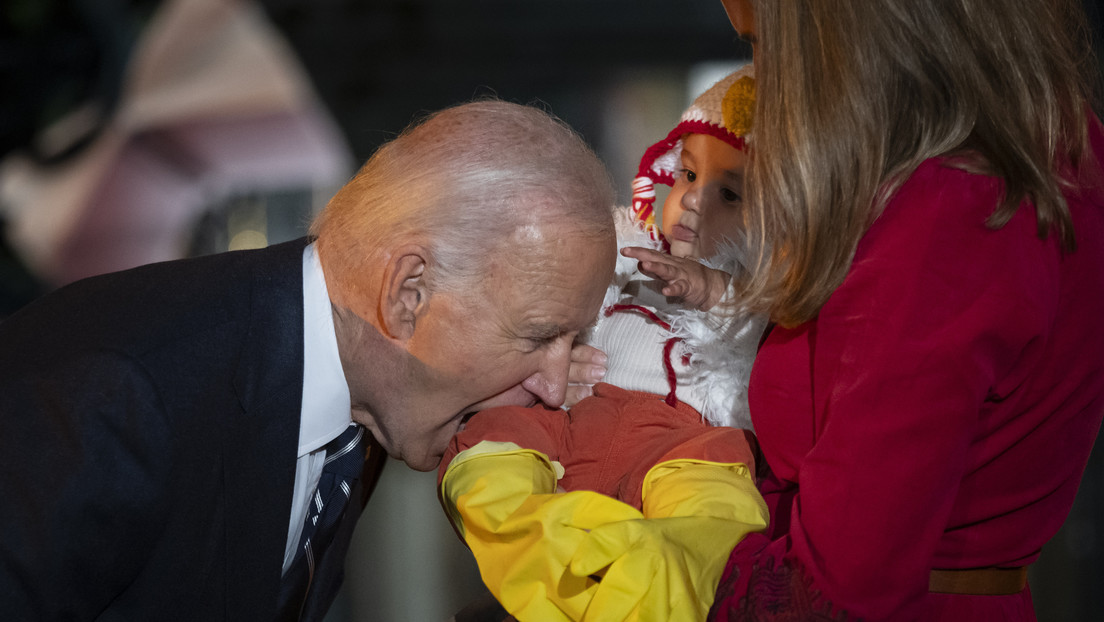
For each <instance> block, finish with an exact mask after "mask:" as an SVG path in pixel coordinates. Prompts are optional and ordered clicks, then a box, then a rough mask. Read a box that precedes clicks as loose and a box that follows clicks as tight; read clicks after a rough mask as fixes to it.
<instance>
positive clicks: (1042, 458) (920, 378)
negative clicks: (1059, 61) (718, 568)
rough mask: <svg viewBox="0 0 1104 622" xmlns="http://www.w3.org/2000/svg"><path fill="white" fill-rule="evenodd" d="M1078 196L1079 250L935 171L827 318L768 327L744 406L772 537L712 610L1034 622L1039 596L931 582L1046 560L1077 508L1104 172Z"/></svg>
mask: <svg viewBox="0 0 1104 622" xmlns="http://www.w3.org/2000/svg"><path fill="white" fill-rule="evenodd" d="M1092 132H1093V134H1092V143H1093V148H1094V151H1095V152H1096V154H1097V156H1098V158H1104V135H1102V134H1101V129H1100V127H1099V126H1098V125H1097V124H1096V123H1095V121H1094V127H1093V129H1092ZM1080 184H1081V187H1080V189H1078V190H1075V191H1070V192H1069V193H1068V194H1067V198H1068V201H1069V205H1070V210H1071V212H1072V217H1073V224H1074V230H1075V232H1076V235H1077V250H1076V252H1073V253H1063V252H1062V250H1061V249H1060V247H1059V244H1058V242H1057V240H1056V239H1055V237H1054V236H1051V237H1050V238H1049V239H1047V240H1040V239H1039V238H1038V236H1037V234H1036V220H1035V215H1034V210H1033V209H1032V208H1031V206H1030V205H1024V206H1021V208H1020V209H1019V211H1018V212H1017V213H1016V215H1015V217H1014V218H1013V219H1012V221H1011V222H1009V223H1008V224H1007V225H1006V226H1004V227H1003V228H1001V229H997V230H993V229H989V228H987V227H986V226H985V220H986V218H987V217H988V216H989V214H990V213H991V212H992V211H993V209H994V207H995V206H996V204H997V203H998V201H999V199H1000V197H1001V192H1002V184H1001V183H1000V182H999V181H998V180H995V179H993V178H989V177H984V176H979V175H971V174H968V173H966V172H963V171H961V170H958V169H954V168H950V167H948V166H945V162H944V161H942V160H939V159H935V160H930V161H927V162H925V163H924V164H922V165H921V166H920V167H919V169H918V170H917V171H916V172H915V173H914V174H913V175H912V177H911V178H910V179H909V180H908V181H907V182H906V183H905V185H904V186H903V187H902V188H901V189H900V191H899V192H898V194H897V195H896V196H895V197H894V198H893V200H892V201H891V202H890V204H889V205H888V206H887V209H886V210H885V212H884V214H883V215H882V216H881V217H880V218H879V219H878V220H877V221H876V222H875V223H874V225H873V226H872V227H871V228H870V230H869V232H868V233H867V234H866V236H865V237H864V238H863V239H862V241H861V243H860V245H859V247H858V249H857V252H856V255H855V259H854V263H853V265H852V267H851V270H850V272H849V274H848V275H847V278H846V279H845V281H844V282H843V284H842V285H841V286H840V287H839V288H838V289H837V290H836V291H835V292H834V293H833V294H832V296H831V298H830V299H829V300H828V302H827V303H826V304H825V306H824V307H823V309H822V310H821V312H820V314H819V316H818V317H817V318H816V319H815V320H813V321H811V322H808V323H806V324H803V325H801V326H798V327H796V328H794V329H783V328H775V329H774V330H773V331H772V332H771V333H770V334H769V336H768V337H767V338H766V340H765V341H764V343H763V346H762V348H761V349H760V353H759V355H758V358H757V359H756V362H755V367H754V369H753V371H752V378H751V387H750V393H749V398H750V403H751V413H752V420H753V422H754V424H755V429H756V431H757V432H758V436H759V442H760V445H761V450H762V455H763V457H764V459H765V461H766V463H767V464H768V465H769V466H770V468H771V470H772V477H771V478H770V479H769V480H768V481H766V482H765V483H764V484H763V486H762V488H763V492H764V496H765V497H766V498H767V500H768V504H769V505H770V506H771V516H772V526H771V530H770V532H769V534H768V535H764V534H753V535H751V536H749V537H748V538H747V539H745V540H744V541H743V542H741V543H740V545H738V546H737V547H736V549H735V550H734V551H733V553H732V556H731V557H730V559H729V563H728V566H727V567H726V569H725V575H724V577H722V579H721V583H720V586H719V588H718V594H717V600H716V602H715V604H714V609H713V611H712V612H711V614H710V619H713V620H743V619H755V620H809V619H830V618H837V617H840V616H841V615H843V614H846V617H847V618H848V619H852V618H861V619H871V620H882V619H890V620H915V619H921V620H1034V619H1035V614H1034V611H1033V609H1032V605H1031V596H1030V592H1029V589H1024V591H1023V592H1022V593H1019V594H1015V595H1011V596H963V595H941V594H930V593H929V592H928V575H929V571H930V570H931V569H933V568H938V569H968V568H982V567H991V566H998V567H1016V566H1023V565H1026V564H1030V563H1031V562H1032V561H1034V560H1035V559H1036V557H1037V556H1038V554H1039V550H1040V548H1041V547H1042V546H1043V544H1044V543H1045V542H1046V541H1047V540H1049V539H1050V538H1051V537H1052V536H1053V535H1054V534H1055V532H1057V530H1058V528H1059V527H1060V526H1061V524H1062V522H1063V521H1064V520H1065V518H1066V515H1067V514H1068V512H1069V509H1070V506H1071V505H1072V503H1073V499H1074V495H1075V493H1076V491H1077V485H1078V482H1079V481H1080V478H1081V475H1082V472H1083V471H1084V468H1085V464H1086V462H1087V460H1088V456H1089V452H1090V449H1091V447H1092V443H1093V440H1094V439H1095V438H1096V435H1097V432H1098V430H1099V429H1100V424H1101V417H1102V414H1104V174H1102V171H1101V169H1100V167H1099V166H1098V165H1095V164H1094V165H1091V166H1086V167H1084V170H1082V171H1081V178H1080Z"/></svg>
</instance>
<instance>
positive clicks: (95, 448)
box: [0, 240, 306, 621]
mask: <svg viewBox="0 0 1104 622" xmlns="http://www.w3.org/2000/svg"><path fill="white" fill-rule="evenodd" d="M305 244H306V240H297V241H295V242H289V243H286V244H281V245H277V246H273V247H270V248H268V249H264V250H258V251H246V252H234V253H226V254H221V255H214V256H209V257H201V258H196V259H189V260H183V261H176V262H168V263H162V264H154V265H150V266H144V267H141V268H136V269H134V270H129V271H125V272H120V273H115V274H109V275H105V276H100V277H94V278H91V279H86V280H84V281H80V282H77V283H74V284H72V285H69V286H67V287H65V288H62V289H61V290H59V291H57V292H55V293H53V294H51V295H48V296H46V297H45V298H43V299H41V300H39V301H38V302H36V303H34V304H32V305H30V306H29V307H27V308H26V309H24V310H22V311H21V312H19V313H17V314H16V315H14V316H12V317H10V318H9V319H7V320H5V321H4V322H3V323H0V494H2V495H3V502H2V503H0V609H2V610H3V617H4V619H9V620H53V619H67V620H68V619H74V620H105V621H106V620H154V619H157V620H189V621H211V620H234V621H239V620H271V619H272V617H273V615H274V610H275V605H276V600H277V593H278V590H279V587H280V572H281V564H282V561H283V555H284V545H285V541H286V539H287V529H288V521H289V515H290V504H291V493H292V484H293V481H294V474H295V459H296V452H297V446H298V434H299V413H300V401H301V399H302V378H303V279H302V268H301V267H302V250H303V248H304V246H305Z"/></svg>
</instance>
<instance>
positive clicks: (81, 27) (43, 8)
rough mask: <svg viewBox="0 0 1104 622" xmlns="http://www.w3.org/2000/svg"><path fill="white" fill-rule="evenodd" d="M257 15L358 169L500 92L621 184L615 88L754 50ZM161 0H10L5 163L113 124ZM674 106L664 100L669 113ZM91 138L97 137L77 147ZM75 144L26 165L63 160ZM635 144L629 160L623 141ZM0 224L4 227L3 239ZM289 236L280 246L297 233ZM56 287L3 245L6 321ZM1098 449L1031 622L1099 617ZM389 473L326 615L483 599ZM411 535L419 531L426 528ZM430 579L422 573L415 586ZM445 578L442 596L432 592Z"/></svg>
mask: <svg viewBox="0 0 1104 622" xmlns="http://www.w3.org/2000/svg"><path fill="white" fill-rule="evenodd" d="M1100 4H1101V3H1100V2H1099V0H1085V7H1086V10H1087V11H1088V13H1089V16H1090V20H1091V22H1092V26H1093V28H1094V31H1095V50H1096V53H1097V56H1098V58H1104V52H1102V49H1104V47H1102V41H1104V35H1102V33H1104V28H1102V25H1101V24H1102V12H1104V11H1102V8H1101V6H1100ZM260 5H261V6H262V8H263V10H264V11H265V12H266V13H267V15H268V17H269V18H270V19H271V21H272V22H273V23H274V24H275V25H276V27H277V28H278V29H279V30H280V32H282V33H283V34H284V36H285V37H286V38H287V41H288V42H289V43H290V45H291V46H292V47H293V49H294V51H295V52H296V54H297V55H298V57H299V59H300V60H301V61H302V63H303V65H304V66H305V68H306V70H307V72H308V73H309V75H310V77H311V80H312V81H313V83H314V86H315V88H316V90H317V92H318V94H319V95H320V97H321V99H322V101H323V102H324V103H325V105H326V106H327V107H328V108H329V110H330V112H331V114H332V115H333V117H334V119H335V121H336V122H337V124H338V126H339V127H340V128H341V130H342V132H343V134H344V136H345V138H346V140H347V141H348V144H349V147H350V149H351V151H352V153H353V156H354V160H355V161H357V162H360V161H363V160H364V159H365V158H367V157H368V156H369V155H370V154H371V153H372V151H373V150H374V149H375V148H376V147H377V146H378V145H379V144H380V143H381V142H383V141H385V140H387V139H388V138H390V137H392V136H394V135H395V134H396V133H397V132H399V131H401V130H402V128H403V127H405V126H406V125H407V124H408V123H410V122H411V121H412V120H414V119H416V118H417V117H418V116H419V115H420V114H422V113H424V112H427V111H432V110H435V109H438V108H441V107H443V106H447V105H450V104H454V103H457V102H460V101H464V100H468V99H471V98H473V97H478V96H480V95H485V94H496V95H498V96H499V97H502V98H504V99H507V100H511V101H517V102H521V103H531V102H543V103H544V104H545V105H546V106H547V107H548V108H550V109H551V110H552V111H553V112H555V113H556V114H557V115H559V116H560V117H562V118H563V119H564V120H565V121H567V122H568V123H570V124H571V125H572V126H574V127H575V128H576V129H578V130H579V131H580V132H581V133H582V134H583V136H584V137H585V138H586V139H587V140H588V141H589V142H590V143H591V144H592V145H593V146H594V147H595V148H596V150H597V151H598V152H599V154H600V155H602V156H603V157H604V158H606V159H607V162H610V164H611V169H614V170H612V172H613V174H614V176H615V179H617V180H618V181H619V184H620V185H622V186H624V184H623V183H621V182H623V181H624V180H627V179H630V178H631V176H632V174H633V173H634V172H635V171H634V170H629V169H631V168H632V167H634V166H635V163H634V162H633V161H632V160H631V159H630V158H621V159H620V160H619V158H618V157H616V155H615V152H616V149H617V146H615V145H613V144H611V141H612V139H611V138H610V137H611V135H612V134H611V128H610V125H611V119H614V120H616V119H617V118H618V117H619V116H620V115H619V112H623V113H624V116H625V117H626V118H634V115H639V114H641V111H646V110H647V108H648V106H649V105H651V104H650V102H646V101H644V99H643V98H637V97H635V96H634V95H633V91H632V90H631V89H629V90H627V91H626V90H625V89H624V88H623V87H624V85H625V84H626V83H633V81H634V80H636V79H637V78H639V77H640V76H646V77H647V78H648V79H650V80H653V81H655V80H659V81H667V82H670V83H671V84H673V85H675V87H677V88H683V87H685V83H686V80H687V74H688V71H689V70H690V68H692V67H694V66H696V65H697V64H699V63H703V62H713V61H725V60H727V61H734V60H738V59H743V58H747V57H748V56H749V53H750V50H749V48H748V47H747V46H746V45H745V44H743V43H742V42H740V41H738V39H737V38H736V37H735V35H734V33H733V32H732V30H731V27H730V25H729V24H728V22H727V20H726V18H725V15H724V12H723V9H722V8H721V6H720V3H719V2H716V1H714V0H695V1H672V0H668V1H659V0H469V1H463V2H461V1H456V0H451V1H448V0H391V1H387V0H364V1H355V0H262V1H261V2H260ZM158 6H159V2H157V1H155V0H4V2H3V4H0V158H2V157H3V156H4V155H6V154H7V153H9V152H12V151H15V150H22V151H28V150H29V151H30V152H31V153H34V152H35V151H34V141H33V139H34V137H35V136H36V135H37V134H38V133H39V132H40V131H41V130H42V129H43V128H44V127H46V126H47V125H49V124H50V123H51V122H52V121H54V120H56V119H58V118H59V117H60V116H61V115H63V114H64V113H65V112H67V111H68V110H71V109H72V108H73V107H75V106H76V105H78V104H81V103H84V102H87V101H96V102H99V103H100V105H101V109H102V110H103V115H104V117H105V118H106V117H107V116H109V115H110V111H111V108H112V106H113V105H114V103H115V102H116V101H117V98H118V94H119V87H120V84H121V81H122V79H123V75H124V67H125V65H126V62H127V60H128V58H129V56H128V55H129V53H130V51H131V49H132V46H133V45H134V42H135V40H136V39H137V37H138V36H139V34H140V33H141V31H142V26H143V24H144V23H145V22H146V20H147V19H148V18H149V16H150V15H151V14H152V12H153V11H155V10H156V9H157V7H158ZM1025 96H1030V95H1029V94H1025ZM683 103H684V102H674V103H671V104H670V105H669V106H668V107H669V108H671V109H672V110H676V112H675V113H674V114H677V110H678V109H679V107H680V106H681V105H683ZM666 116H667V118H668V120H671V119H673V118H674V117H673V116H672V115H670V114H667V115H666ZM660 137H661V136H659V135H651V136H641V137H640V138H639V141H638V142H639V145H645V146H646V145H647V144H650V142H651V141H654V140H656V139H658V138H660ZM94 138H95V129H94V128H93V130H92V131H91V132H90V133H89V135H88V136H87V139H88V140H93V139H94ZM86 142H87V141H84V142H82V141H77V142H76V143H75V144H74V145H73V146H72V147H71V149H70V151H68V152H63V153H38V154H37V156H38V157H39V158H40V159H42V160H43V161H55V162H56V161H64V160H65V158H67V157H70V156H71V155H73V153H77V152H79V151H80V149H81V148H82V146H83V145H85V144H86ZM629 151H630V152H634V153H637V155H639V150H638V149H636V146H635V145H634V147H633V148H632V149H630V150H629ZM615 164H616V166H615ZM623 198H624V195H623ZM301 220H302V219H299V221H295V220H294V219H293V221H294V222H301ZM211 222H214V223H215V226H217V223H218V222H219V215H218V213H215V214H214V216H213V217H212V218H210V219H207V220H206V221H205V223H206V225H204V226H208V227H210V226H211V224H210V223H211ZM2 226H3V222H2V221H0V233H2ZM291 229H292V230H289V232H288V234H287V236H294V235H297V234H298V233H299V232H298V231H294V230H293V229H294V226H293V227H291ZM208 237H210V236H208ZM216 237H217V236H216ZM210 250H216V249H214V248H212V249H210ZM51 287H52V285H51V284H50V283H47V282H45V281H44V280H43V279H42V278H40V277H39V276H38V275H35V274H33V273H32V272H30V271H29V270H28V269H27V267H26V264H25V263H24V262H23V261H22V260H21V258H20V257H18V255H17V254H16V253H15V252H14V251H13V250H12V249H11V248H10V247H8V246H7V244H6V243H2V242H0V317H3V316H4V315H6V314H8V313H10V312H12V311H14V310H15V309H17V308H18V307H19V306H21V305H22V304H25V303H26V302H27V301H29V300H30V299H32V298H33V297H35V296H37V295H39V294H41V293H42V292H44V291H47V290H49V289H50V288H51ZM1095 295H1099V293H1096V294H1095ZM1102 453H1104V451H1102V450H1101V449H1100V448H1099V447H1098V448H1097V451H1096V453H1095V454H1094V456H1093V458H1092V461H1091V462H1090V464H1089V467H1088V470H1087V472H1086V475H1085V479H1084V481H1083V484H1082V487H1081V491H1080V493H1079V496H1078V498H1077V501H1076V504H1075V506H1074V508H1073V512H1072V514H1071V516H1070V518H1069V520H1068V521H1067V522H1066V525H1065V527H1064V528H1063V529H1062V531H1061V532H1060V533H1059V534H1058V535H1057V537H1056V538H1055V539H1054V540H1053V541H1052V542H1051V543H1050V544H1049V545H1048V547H1047V548H1046V549H1045V550H1044V553H1043V555H1042V557H1041V559H1040V560H1039V562H1038V563H1037V564H1035V565H1034V566H1033V568H1032V575H1031V584H1032V589H1033V593H1034V595H1035V599H1036V606H1037V610H1038V612H1039V618H1040V619H1041V620H1071V621H1073V620H1100V619H1104V590H1101V589H1100V588H1101V586H1104V529H1102V521H1101V519H1100V517H1101V516H1104V457H1102V455H1101V454H1102ZM1025 468H1048V465H1045V464H1037V465H1025ZM388 478H389V479H387V480H386V481H385V482H384V483H382V484H381V488H380V491H379V495H378V496H377V498H376V499H374V502H373V503H372V504H371V505H370V506H369V511H368V512H367V514H366V516H365V519H364V521H363V524H362V526H361V527H360V528H359V529H358V542H359V544H358V548H357V549H356V550H354V551H353V553H352V554H351V557H350V562H351V563H350V576H349V580H348V582H347V587H346V590H345V593H344V595H343V597H342V599H341V600H340V601H339V602H338V604H337V606H336V607H335V610H334V612H333V614H332V615H331V619H333V620H335V621H337V620H346V619H355V620H373V619H379V620H390V621H393V620H397V619H410V620H422V619H426V615H427V614H424V613H417V612H419V611H423V612H424V611H426V610H427V609H425V607H424V606H423V605H424V602H423V601H441V603H439V604H437V605H435V606H436V607H437V608H436V609H431V610H432V611H442V610H443V611H454V610H455V608H456V607H457V605H458V603H463V602H466V601H467V600H468V599H470V598H472V597H474V595H475V594H477V593H478V592H479V583H478V579H477V576H476V575H475V574H474V567H473V566H472V565H471V564H470V560H467V559H466V556H465V552H464V550H463V548H462V547H460V545H459V544H458V543H457V542H456V541H455V538H454V537H453V536H452V534H451V532H448V531H447V524H446V523H444V519H443V516H441V514H440V510H439V509H438V508H437V507H436V500H435V498H434V497H433V482H432V477H431V476H429V477H427V476H426V475H425V474H415V473H413V472H409V471H407V470H406V469H403V468H402V467H401V465H397V464H395V465H391V468H390V469H389V474H388ZM396 508H401V509H402V511H401V512H400V511H396ZM404 512H405V513H404ZM422 525H428V526H426V527H424V529H426V530H427V531H425V532H423V531H420V530H421V529H423V527H422ZM427 533H431V534H433V535H426V534H427ZM442 534H443V535H442ZM427 574H428V575H431V576H432V578H431V579H424V577H425V576H426V575H427ZM442 584H443V585H445V586H446V587H445V588H444V589H442V588H440V587H436V586H440V585H442ZM384 601H390V602H391V603H392V604H391V605H387V604H386V603H385V602H384ZM404 603H406V604H405V605H404ZM415 604H417V606H415ZM388 606H390V607H392V608H391V609H388ZM404 615H405V616H406V617H403V616H404ZM433 615H437V614H433ZM434 619H440V618H434Z"/></svg>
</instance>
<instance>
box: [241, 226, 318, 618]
mask: <svg viewBox="0 0 1104 622" xmlns="http://www.w3.org/2000/svg"><path fill="white" fill-rule="evenodd" d="M306 243H307V241H306V240H305V239H303V240H297V241H294V242H289V243H286V244H280V245H277V246H273V247H270V248H268V249H265V250H263V251H259V252H258V253H257V254H256V258H257V261H256V262H255V267H254V270H253V278H252V283H250V285H249V288H248V289H249V295H250V296H251V315H250V321H249V327H248V330H249V336H248V345H247V347H246V349H245V352H244V353H243V356H242V360H241V361H240V363H239V365H238V371H237V376H236V378H235V387H236V390H237V393H238V395H239V398H240V400H241V409H242V410H241V415H240V416H239V417H236V418H235V419H234V421H233V422H232V423H230V424H229V425H228V430H227V432H228V434H227V438H228V439H230V440H229V441H228V443H227V449H226V450H225V451H224V454H223V456H224V460H225V464H226V468H225V469H224V473H225V485H226V498H227V501H226V503H227V506H226V512H227V522H226V525H227V527H226V543H227V545H226V546H227V556H226V558H227V566H228V567H227V572H226V576H227V581H228V585H227V588H228V594H229V597H228V605H227V618H228V619H271V618H272V616H273V614H274V612H275V607H276V600H277V594H278V592H279V587H280V574H281V567H282V565H283V557H284V546H285V543H286V541H287V533H288V523H289V521H290V516H291V497H292V488H293V485H294V481H295V462H296V455H297V453H298V444H299V416H300V409H301V402H302V391H303V271H302V252H303V248H304V246H305V245H306ZM234 439H238V440H234ZM246 594H248V595H250V597H249V598H238V597H237V596H236V595H246ZM256 603H270V605H269V606H270V607H271V609H270V610H269V609H264V610H258V609H257V608H256V607H255V604H256Z"/></svg>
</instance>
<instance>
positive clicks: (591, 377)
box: [563, 343, 608, 408]
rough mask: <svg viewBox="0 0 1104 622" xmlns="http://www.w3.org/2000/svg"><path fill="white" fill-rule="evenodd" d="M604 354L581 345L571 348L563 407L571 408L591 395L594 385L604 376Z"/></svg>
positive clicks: (605, 359)
mask: <svg viewBox="0 0 1104 622" xmlns="http://www.w3.org/2000/svg"><path fill="white" fill-rule="evenodd" d="M607 360H608V359H607V357H606V353H605V352H602V351H601V350H599V349H598V348H595V347H593V346H588V345H586V344H583V343H576V344H575V345H574V347H572V348H571V365H570V367H568V370H567V395H566V396H565V398H564V403H563V407H564V408H571V407H572V406H574V405H575V404H576V403H577V402H579V401H580V400H582V399H583V398H584V397H587V396H589V395H590V394H591V393H593V388H594V383H596V382H599V381H600V380H602V378H603V377H605V375H606V362H607Z"/></svg>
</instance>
